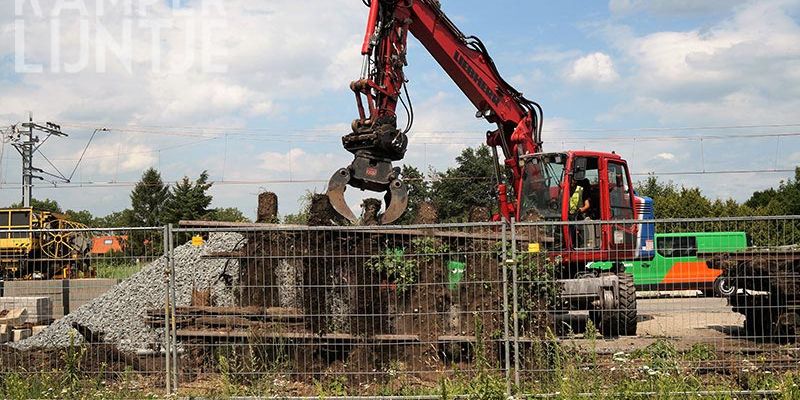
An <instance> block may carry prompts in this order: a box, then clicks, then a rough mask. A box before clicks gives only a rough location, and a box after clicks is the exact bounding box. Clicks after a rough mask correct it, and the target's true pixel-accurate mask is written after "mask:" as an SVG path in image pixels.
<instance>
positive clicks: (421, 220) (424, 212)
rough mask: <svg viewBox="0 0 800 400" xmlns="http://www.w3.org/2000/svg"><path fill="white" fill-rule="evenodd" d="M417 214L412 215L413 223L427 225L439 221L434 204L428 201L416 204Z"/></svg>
mask: <svg viewBox="0 0 800 400" xmlns="http://www.w3.org/2000/svg"><path fill="white" fill-rule="evenodd" d="M416 211H417V214H416V216H415V217H414V224H417V225H427V224H435V223H437V222H439V212H438V210H437V209H436V206H435V205H434V204H433V203H432V202H430V201H423V202H422V203H419V205H417V210H416Z"/></svg>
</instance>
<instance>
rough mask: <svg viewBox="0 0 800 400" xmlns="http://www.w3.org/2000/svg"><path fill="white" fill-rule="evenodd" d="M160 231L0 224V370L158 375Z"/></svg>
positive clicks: (47, 376)
mask: <svg viewBox="0 0 800 400" xmlns="http://www.w3.org/2000/svg"><path fill="white" fill-rule="evenodd" d="M164 231H165V230H164V228H114V229H75V228H73V229H67V228H63V229H62V228H60V227H58V226H54V227H53V228H50V229H29V228H20V227H14V228H11V229H8V228H6V229H0V279H1V280H0V342H2V345H0V358H1V360H0V379H3V382H6V380H7V379H8V378H9V376H11V375H13V376H16V377H19V378H21V379H25V380H29V379H30V380H33V378H41V379H44V380H45V381H47V380H54V381H56V382H61V383H60V384H59V385H61V386H62V387H63V385H64V383H63V382H70V383H76V382H77V381H78V380H81V379H84V378H85V379H95V378H98V381H101V380H103V379H117V378H120V377H122V376H124V375H129V374H137V375H139V376H144V377H147V380H148V382H149V383H153V382H159V381H161V380H163V379H164V376H165V374H164V371H165V365H164V356H165V349H166V346H167V343H166V339H165V337H164V335H163V331H162V330H161V329H160V328H153V327H152V326H151V325H149V323H148V322H149V320H148V316H147V315H146V313H145V310H148V309H152V308H160V309H162V310H164V309H165V299H166V297H165V294H166V293H167V280H166V277H167V275H165V272H166V268H165V267H166V256H165V248H164V244H165V243H166V242H165V241H164V239H165V236H164ZM162 315H163V312H162ZM54 390H62V389H61V387H58V388H54Z"/></svg>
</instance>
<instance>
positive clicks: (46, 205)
mask: <svg viewBox="0 0 800 400" xmlns="http://www.w3.org/2000/svg"><path fill="white" fill-rule="evenodd" d="M10 208H22V202H19V203H14V204H12V205H11V207H10ZM31 208H33V209H34V210H38V211H50V212H53V213H59V214H61V213H62V211H61V206H59V205H58V202H57V201H55V200H50V199H44V200H38V199H31Z"/></svg>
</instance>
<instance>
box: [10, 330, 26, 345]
mask: <svg viewBox="0 0 800 400" xmlns="http://www.w3.org/2000/svg"><path fill="white" fill-rule="evenodd" d="M11 336H12V338H11V339H12V340H13V341H15V342H19V341H21V340H25V339H27V338H29V337H31V329H30V328H25V329H14V330H13V331H11Z"/></svg>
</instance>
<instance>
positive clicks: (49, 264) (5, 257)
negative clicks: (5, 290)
mask: <svg viewBox="0 0 800 400" xmlns="http://www.w3.org/2000/svg"><path fill="white" fill-rule="evenodd" d="M84 228H86V226H84V225H83V224H79V223H77V222H73V221H69V220H68V219H67V218H66V217H65V216H63V215H60V214H56V213H52V212H48V211H37V210H34V209H32V208H12V209H0V274H2V276H3V277H4V278H6V279H63V278H73V277H81V276H88V275H89V274H90V269H89V265H88V257H87V254H88V252H89V249H90V247H91V239H90V237H89V232H86V231H80V230H79V229H84Z"/></svg>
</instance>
